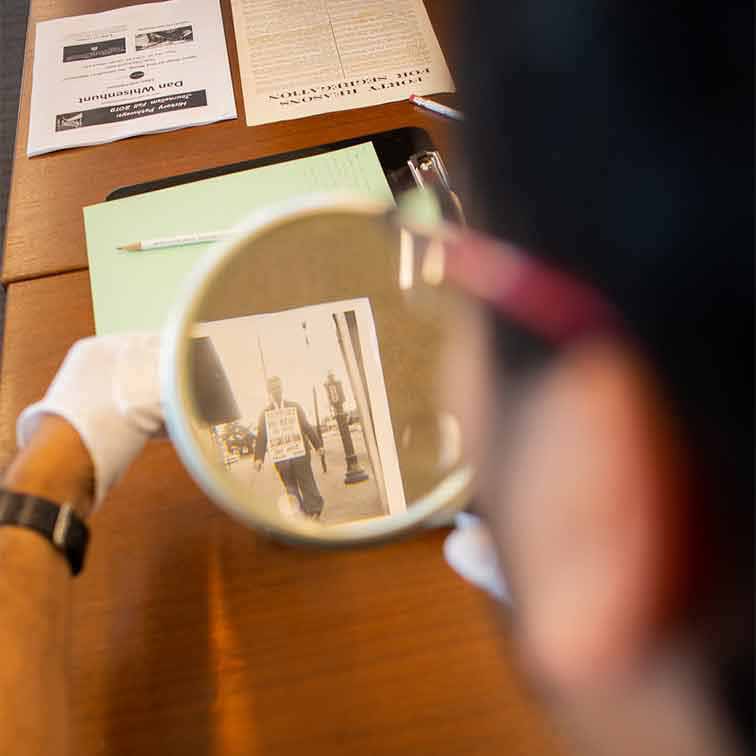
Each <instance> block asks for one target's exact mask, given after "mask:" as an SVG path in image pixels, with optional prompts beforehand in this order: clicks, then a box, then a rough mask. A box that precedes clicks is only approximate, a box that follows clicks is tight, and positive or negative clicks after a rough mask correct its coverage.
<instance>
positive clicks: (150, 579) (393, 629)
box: [0, 0, 557, 756]
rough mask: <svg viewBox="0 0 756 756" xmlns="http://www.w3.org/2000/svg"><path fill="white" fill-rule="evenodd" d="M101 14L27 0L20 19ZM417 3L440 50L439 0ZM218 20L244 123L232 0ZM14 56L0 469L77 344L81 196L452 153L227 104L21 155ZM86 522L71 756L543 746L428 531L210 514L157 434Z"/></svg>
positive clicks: (391, 119)
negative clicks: (266, 159)
mask: <svg viewBox="0 0 756 756" xmlns="http://www.w3.org/2000/svg"><path fill="white" fill-rule="evenodd" d="M111 5H112V0H55V2H53V0H32V7H31V19H32V22H33V21H36V20H41V19H43V18H48V17H52V16H53V15H56V16H57V15H73V14H76V13H83V12H91V11H98V10H103V9H106V8H107V7H109V6H111ZM429 6H430V7H429V9H430V11H431V17H432V19H433V21H434V24H435V25H436V28H437V31H438V33H439V36H440V38H441V41H442V44H444V46H446V47H447V48H448V46H449V45H448V41H447V39H446V34H447V33H448V31H449V30H450V28H451V27H450V26H449V24H448V22H447V21H446V19H448V18H449V15H448V14H449V12H450V8H451V3H449V4H446V3H440V2H434V3H430V2H429ZM224 16H225V19H226V24H227V36H228V44H229V55H230V58H231V61H232V69H233V74H234V81H235V87H236V91H237V105H238V107H239V109H240V111H241V103H242V100H241V96H240V93H239V86H238V71H237V67H236V62H235V57H236V56H235V47H234V44H233V39H232V37H231V36H230V13H229V9H228V7H227V3H224ZM31 28H32V29H33V25H32V27H31ZM30 45H31V42H30ZM450 57H451V56H450ZM30 60H31V58H30V56H29V55H27V65H26V69H25V74H24V83H23V92H22V106H21V115H20V124H21V125H20V129H19V139H18V147H17V152H16V162H15V168H14V178H13V185H12V193H11V205H10V213H9V223H8V243H7V250H6V255H7V258H6V268H5V271H4V276H5V280H6V281H7V282H10V285H9V287H8V301H7V318H6V331H5V343H4V354H3V363H2V379H1V380H2V383H1V384H0V467H2V466H4V464H6V463H7V461H8V460H9V458H10V456H11V454H12V452H13V445H14V444H13V423H14V421H15V417H16V416H17V414H18V412H19V411H20V410H21V408H22V407H23V406H25V405H26V404H28V403H29V402H31V401H33V400H35V399H36V398H38V397H39V396H40V395H41V394H42V393H43V391H44V389H45V387H46V386H47V384H48V383H49V381H50V379H51V378H52V376H53V375H54V373H55V371H56V370H57V368H58V366H59V364H60V362H61V361H62V359H63V357H64V355H65V353H66V351H67V349H68V347H69V346H70V345H71V344H72V343H73V342H74V341H75V340H77V339H78V338H81V337H83V336H87V335H91V334H92V333H93V319H92V310H91V298H90V292H89V277H88V274H87V272H86V270H84V269H83V268H84V266H85V264H86V256H85V248H84V241H83V226H82V219H81V206H82V205H85V204H88V203H90V202H97V201H100V200H101V199H102V198H103V197H104V196H105V195H106V194H107V192H108V191H109V190H110V189H112V188H113V187H114V186H116V185H121V184H128V183H132V182H135V181H140V180H145V179H150V178H158V177H161V176H165V175H170V174H173V173H177V172H183V171H189V170H193V169H197V168H201V167H206V166H210V165H221V164H224V163H228V162H233V161H237V160H241V159H246V158H254V157H259V156H261V155H265V154H272V153H276V152H280V151H283V150H288V149H294V148H299V147H305V146H308V145H315V144H319V143H323V142H327V141H334V140H336V139H340V138H346V137H348V136H354V135H359V134H366V133H371V132H374V131H379V130H382V129H389V128H396V127H398V126H404V125H418V126H422V127H424V128H426V129H428V130H429V131H430V132H431V134H432V136H433V138H434V140H435V141H436V142H437V144H439V145H440V146H441V147H442V148H447V147H448V145H449V138H448V135H447V134H446V133H445V131H443V130H442V126H443V125H444V124H443V123H442V122H441V121H440V120H439V119H437V118H436V117H434V116H431V115H427V114H424V113H420V112H419V111H416V110H414V109H413V108H411V107H410V106H409V105H408V104H406V103H400V104H394V105H387V106H385V107H381V108H371V109H364V110H359V111H349V112H346V113H339V114H334V115H328V116H320V117H316V118H311V119H307V120H303V121H293V122H288V123H284V124H276V125H272V126H264V127H260V128H255V129H247V128H246V127H245V126H244V125H243V120H242V117H241V113H240V118H239V119H238V120H237V121H234V122H230V123H224V124H217V125H214V126H207V127H202V128H193V129H187V130H185V131H180V132H174V133H170V134H158V135H153V136H145V137H139V138H136V139H130V140H126V141H123V142H119V143H115V144H112V145H103V146H100V147H95V148H85V149H80V150H69V151H65V152H60V153H54V154H52V155H50V156H46V157H42V158H35V159H34V160H27V159H26V158H25V157H24V151H25V141H26V124H27V120H28V108H29V94H30V84H31V81H30V65H29V63H30ZM77 269H78V270H77ZM65 271H73V272H65ZM92 528H93V540H92V546H91V550H90V555H89V561H88V564H87V567H86V569H85V572H84V573H83V575H82V577H81V578H80V579H78V580H77V581H76V583H75V589H74V628H73V629H74V632H73V639H72V642H73V674H72V689H73V720H74V721H73V728H74V733H75V736H76V744H77V745H76V753H78V754H82V756H91V755H93V754H108V755H109V756H111V755H114V754H161V756H167V755H169V754H177V755H178V754H180V755H181V756H186V755H187V754H201V755H202V756H214V755H215V754H218V755H220V754H245V756H246V755H249V754H266V756H267V755H269V754H273V755H276V754H292V755H294V754H296V755H297V756H299V754H310V755H314V754H329V756H334V755H337V754H349V755H350V756H351V755H353V754H361V755H363V754H410V753H411V754H454V756H459V754H461V753H464V754H475V753H481V754H483V753H486V754H488V753H507V754H510V755H512V756H515V755H517V754H522V755H523V756H524V755H525V754H527V755H528V756H533V755H534V754H555V753H557V746H556V742H555V738H554V735H553V733H552V732H551V730H550V728H549V726H548V725H547V724H546V722H545V720H544V718H543V717H542V714H541V712H540V710H539V709H538V707H537V706H536V705H535V704H534V703H533V700H532V698H531V697H530V695H529V694H528V692H527V691H526V690H525V689H524V688H523V685H522V683H521V680H520V677H519V675H518V674H517V671H516V668H515V664H514V652H513V648H512V645H511V639H510V633H509V630H508V626H507V622H506V617H505V616H504V615H503V614H502V613H500V611H499V610H498V609H496V608H495V607H494V605H493V604H492V603H491V602H489V601H488V599H487V598H486V597H485V596H484V595H483V594H481V593H480V592H479V591H477V590H475V589H473V588H472V587H470V586H469V585H467V584H466V583H464V582H463V581H462V580H461V579H459V578H458V577H457V576H456V575H455V574H454V573H453V572H452V571H451V570H450V569H449V568H448V567H447V566H446V565H445V563H444V561H443V558H442V554H441V545H442V541H443V538H444V535H445V534H444V533H443V532H441V531H427V532H424V533H421V534H418V535H415V536H413V537H412V538H410V539H407V540H405V541H402V542H398V543H394V544H390V545H385V546H382V547H379V548H370V549H359V550H351V551H340V552H324V551H317V550H308V549H301V548H299V549H295V548H291V547H286V546H282V545H279V544H276V543H272V542H270V541H268V540H267V539H265V538H264V537H261V536H259V535H256V534H254V533H252V532H250V531H249V530H247V529H246V528H244V527H243V526H241V525H239V524H237V523H235V522H234V521H232V520H231V519H230V518H229V517H227V516H226V515H225V514H223V513H222V512H220V511H219V510H218V509H217V508H215V507H214V506H213V505H212V504H211V503H210V502H209V501H208V500H207V499H206V497H205V496H204V495H203V494H202V493H201V492H200V491H199V490H198V489H197V488H196V486H195V485H194V484H193V483H192V481H191V480H190V478H189V477H188V475H187V474H186V472H185V471H184V469H183V468H182V466H181V465H180V463H179V462H178V460H177V458H176V455H175V453H174V452H173V449H172V447H171V446H170V444H169V443H168V442H166V441H162V442H158V441H155V442H151V443H150V445H149V446H148V448H147V450H146V452H145V453H144V454H143V455H142V456H141V457H140V458H139V460H138V461H137V462H136V463H135V464H134V465H133V466H132V468H131V469H130V471H129V472H128V474H127V475H126V477H125V478H124V479H123V481H121V482H120V483H119V484H118V485H117V486H116V487H115V489H114V490H113V492H112V495H111V496H110V497H109V500H108V502H107V506H105V507H104V508H103V509H102V510H101V511H100V512H98V513H97V514H96V515H95V516H94V518H93V521H92Z"/></svg>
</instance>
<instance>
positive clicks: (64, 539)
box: [0, 488, 89, 575]
mask: <svg viewBox="0 0 756 756" xmlns="http://www.w3.org/2000/svg"><path fill="white" fill-rule="evenodd" d="M3 525H14V526H16V527H19V528H30V529H31V530H34V531H36V532H37V533H39V534H40V535H41V536H43V537H44V538H47V540H48V541H50V543H52V545H53V546H54V547H55V548H56V549H58V551H60V552H61V553H62V554H63V556H65V558H66V559H67V560H68V564H69V565H70V567H71V573H72V574H73V575H78V574H79V573H80V572H81V568H82V567H83V566H84V554H85V553H86V550H87V543H88V542H89V528H88V527H87V526H86V524H85V523H84V520H82V519H81V518H80V517H79V516H78V515H77V514H76V513H75V512H74V511H73V509H72V508H71V506H70V505H69V504H63V505H62V506H61V505H58V504H55V503H53V502H52V501H48V500H47V499H40V498H39V497H38V496H30V495H29V494H23V493H16V492H15V491H6V490H5V489H4V488H0V527H2V526H3Z"/></svg>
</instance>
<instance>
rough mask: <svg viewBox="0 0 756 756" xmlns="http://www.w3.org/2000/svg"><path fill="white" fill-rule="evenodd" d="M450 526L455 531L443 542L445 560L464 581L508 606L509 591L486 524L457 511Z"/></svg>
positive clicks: (477, 518)
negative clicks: (452, 525)
mask: <svg viewBox="0 0 756 756" xmlns="http://www.w3.org/2000/svg"><path fill="white" fill-rule="evenodd" d="M454 524H455V529H454V530H453V531H452V532H451V533H450V534H449V535H448V536H447V537H446V540H445V541H444V556H445V557H446V561H447V562H448V563H449V565H450V566H451V567H452V568H453V569H454V570H455V571H456V572H458V573H459V574H460V575H461V576H462V577H463V578H465V580H469V581H470V582H471V583H473V584H474V585H477V586H478V588H482V589H483V590H484V591H488V593H490V594H491V595H492V596H493V597H494V598H495V599H497V600H498V601H503V602H506V603H510V596H509V590H508V589H507V584H506V582H505V581H504V578H503V577H502V574H501V570H500V569H499V561H498V559H497V557H496V548H495V547H494V544H493V541H492V539H491V533H490V532H489V530H488V528H487V527H486V525H485V524H484V523H483V521H482V520H481V519H480V518H479V517H476V516H475V515H471V514H469V513H467V512H460V513H459V514H458V515H457V516H456V517H455V518H454Z"/></svg>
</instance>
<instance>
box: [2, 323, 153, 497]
mask: <svg viewBox="0 0 756 756" xmlns="http://www.w3.org/2000/svg"><path fill="white" fill-rule="evenodd" d="M159 348H160V335H159V334H157V333H128V334H117V335H112V336H95V337H92V338H88V339H82V340H81V341H78V342H77V343H76V344H74V345H73V347H72V348H71V349H70V351H69V352H68V354H67V355H66V358H65V360H64V361H63V364H62V365H61V367H60V370H58V373H57V375H56V376H55V378H54V379H53V382H52V383H51V384H50V387H49V388H48V390H47V393H46V394H45V396H44V398H43V399H42V400H41V401H39V402H36V403H35V404H32V405H30V406H29V407H27V408H26V409H25V410H24V411H23V412H22V413H21V415H20V416H19V418H18V422H17V424H16V435H17V442H18V446H19V448H23V447H24V446H25V445H26V444H27V443H28V441H29V439H30V438H31V437H32V435H33V434H34V430H35V428H36V426H37V424H38V422H39V420H40V417H41V416H42V415H43V414H46V413H49V414H53V415H60V416H61V417H63V418H64V419H65V420H66V421H67V422H68V423H70V424H71V425H72V426H73V427H74V428H75V429H76V431H77V432H78V434H79V435H80V436H81V439H82V441H83V442H84V445H85V446H86V448H87V451H88V452H89V455H90V456H91V458H92V462H93V465H94V471H95V508H97V507H98V506H99V505H100V504H101V503H102V500H103V499H104V498H105V494H106V493H107V492H108V490H109V489H110V487H111V486H112V485H113V484H114V483H115V482H116V480H118V478H119V477H120V476H121V475H122V474H123V472H124V471H125V470H126V468H127V467H128V466H129V463H130V462H131V461H132V460H133V459H134V458H135V457H136V456H137V454H139V452H140V451H141V450H142V447H143V446H144V444H145V443H146V441H147V439H148V437H149V436H151V435H154V434H155V433H157V432H158V430H160V428H161V427H162V424H163V411H162V408H161V405H160V381H159V371H158V363H159Z"/></svg>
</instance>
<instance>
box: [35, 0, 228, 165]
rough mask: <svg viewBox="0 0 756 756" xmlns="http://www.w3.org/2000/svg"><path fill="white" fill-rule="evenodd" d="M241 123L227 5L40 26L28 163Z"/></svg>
mask: <svg viewBox="0 0 756 756" xmlns="http://www.w3.org/2000/svg"><path fill="white" fill-rule="evenodd" d="M227 118H236V105H235V103H234V91H233V86H232V84H231V73H230V70H229V66H228V54H227V51H226V38H225V36H224V33H223V19H222V17H221V12H220V6H219V2H218V0H168V2H160V3H147V4H143V5H132V6H130V7H127V8H120V9H118V10H113V11H106V12H105V13H93V14H89V15H86V16H71V17H69V18H59V19H55V20H52V21H42V22H40V23H38V24H37V29H36V40H35V44H34V67H33V79H32V97H31V116H30V122H29V141H28V145H27V154H28V155H29V156H30V157H31V156H33V155H41V154H43V153H45V152H52V151H54V150H61V149H65V148H67V147H80V146H83V145H90V144H101V143H103V142H112V141H115V140H116V139H124V138H125V137H130V136H135V135H137V134H146V133H150V132H155V131H167V130H171V129H180V128H184V127H186V126H196V125H199V124H205V123H213V122H214V121H221V120H224V119H227Z"/></svg>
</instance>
